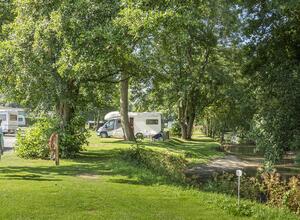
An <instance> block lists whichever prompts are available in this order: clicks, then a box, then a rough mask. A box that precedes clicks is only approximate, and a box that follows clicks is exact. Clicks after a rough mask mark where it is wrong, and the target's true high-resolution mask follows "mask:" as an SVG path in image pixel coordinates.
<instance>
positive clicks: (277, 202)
mask: <svg viewBox="0 0 300 220" xmlns="http://www.w3.org/2000/svg"><path fill="white" fill-rule="evenodd" d="M236 178H237V177H236V176H235V175H233V174H228V173H225V174H221V175H215V177H214V178H213V180H211V181H209V182H208V183H206V184H205V185H204V190H207V191H213V192H218V193H225V194H229V195H232V196H235V195H236V189H237V181H236ZM241 197H242V198H246V199H250V200H253V201H254V200H258V201H260V202H267V203H268V204H269V205H271V206H275V207H278V208H288V209H289V210H291V211H293V212H295V213H297V214H300V179H299V178H297V177H291V178H290V179H289V180H288V181H283V180H281V177H280V175H279V174H278V173H276V172H264V173H262V174H261V175H258V176H256V177H246V176H243V177H242V178H241ZM229 209H231V210H232V211H233V212H235V211H237V212H241V211H242V210H237V209H236V207H229ZM244 214H245V213H244ZM244 214H243V215H244Z"/></svg>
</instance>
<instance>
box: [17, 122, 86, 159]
mask: <svg viewBox="0 0 300 220" xmlns="http://www.w3.org/2000/svg"><path fill="white" fill-rule="evenodd" d="M53 132H57V133H58V136H59V139H58V140H59V152H60V156H61V157H62V158H71V157H75V155H76V154H77V153H78V152H79V151H80V150H81V149H82V146H83V145H84V144H87V138H88V135H89V133H88V131H87V130H86V129H85V128H84V119H83V118H82V117H74V118H73V120H72V121H71V122H70V124H69V125H68V126H66V127H65V128H64V129H60V128H59V121H58V120H56V119H53V118H43V119H39V120H38V121H37V122H36V123H35V124H34V125H33V126H31V127H30V128H28V129H26V130H25V131H24V133H21V132H18V134H17V148H16V151H17V155H18V156H19V157H23V158H33V159H34V158H41V159H46V158H48V157H49V149H48V140H49V138H50V136H51V134H52V133H53Z"/></svg>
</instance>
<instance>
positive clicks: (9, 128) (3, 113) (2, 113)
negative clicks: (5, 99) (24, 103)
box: [0, 109, 18, 133]
mask: <svg viewBox="0 0 300 220" xmlns="http://www.w3.org/2000/svg"><path fill="white" fill-rule="evenodd" d="M0 120H1V127H2V132H3V133H15V132H16V130H17V128H18V111H16V110H12V109H0Z"/></svg>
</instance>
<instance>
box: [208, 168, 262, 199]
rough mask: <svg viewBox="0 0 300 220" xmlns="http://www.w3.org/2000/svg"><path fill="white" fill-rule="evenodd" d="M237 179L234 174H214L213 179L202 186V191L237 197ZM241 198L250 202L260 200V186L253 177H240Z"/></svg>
mask: <svg viewBox="0 0 300 220" xmlns="http://www.w3.org/2000/svg"><path fill="white" fill-rule="evenodd" d="M237 188H238V186H237V177H236V176H235V175H234V174H230V173H224V174H215V175H214V177H213V179H212V180H210V181H208V182H207V183H206V184H205V185H204V190H206V191H212V192H218V193H225V194H229V195H232V196H236V195H237ZM240 195H241V198H247V199H250V200H258V199H260V195H261V190H260V185H259V182H258V180H257V178H255V177H247V176H245V175H243V176H242V177H241V192H240Z"/></svg>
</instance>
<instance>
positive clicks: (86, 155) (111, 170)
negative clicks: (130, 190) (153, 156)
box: [0, 149, 171, 185]
mask: <svg viewBox="0 0 300 220" xmlns="http://www.w3.org/2000/svg"><path fill="white" fill-rule="evenodd" d="M122 151H123V150H121V149H113V150H98V151H88V152H82V153H80V154H79V155H78V157H77V158H75V159H72V160H68V162H71V164H69V165H63V163H62V165H59V166H55V165H53V166H36V165H35V166H7V167H0V179H2V180H5V181H9V180H28V181H63V177H67V176H73V177H80V175H99V176H109V178H108V181H110V182H113V183H121V184H136V185H137V184H139V185H152V184H167V183H169V181H167V179H166V178H164V177H161V176H158V175H155V174H154V173H152V172H151V171H149V170H147V169H145V168H143V167H139V166H138V165H136V164H134V163H131V162H127V161H125V160H123V159H122V157H121V152H122ZM170 184H171V183H170Z"/></svg>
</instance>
